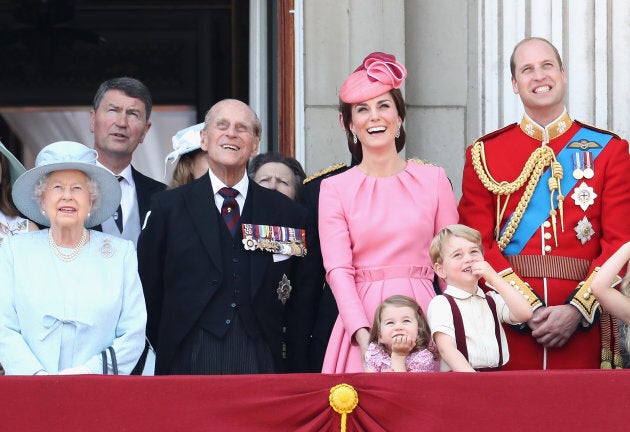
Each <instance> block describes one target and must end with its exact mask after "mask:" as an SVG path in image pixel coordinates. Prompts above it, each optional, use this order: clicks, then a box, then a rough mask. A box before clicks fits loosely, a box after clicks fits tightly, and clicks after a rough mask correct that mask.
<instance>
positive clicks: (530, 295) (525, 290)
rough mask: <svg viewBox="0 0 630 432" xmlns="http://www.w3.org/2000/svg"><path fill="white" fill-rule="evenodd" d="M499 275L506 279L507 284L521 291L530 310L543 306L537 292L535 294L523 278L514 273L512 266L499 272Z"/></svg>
mask: <svg viewBox="0 0 630 432" xmlns="http://www.w3.org/2000/svg"><path fill="white" fill-rule="evenodd" d="M499 276H501V277H502V278H503V280H504V281H506V282H507V283H508V284H510V285H511V286H513V287H514V288H515V289H516V290H518V292H519V293H521V294H522V295H523V297H525V300H527V302H528V303H529V305H530V306H531V308H532V310H536V309H538V308H539V307H541V306H543V302H542V299H541V298H540V297H538V294H536V293H535V292H534V291H533V290H532V289H531V288H530V286H529V285H528V284H527V283H526V282H523V280H522V279H521V278H520V277H518V275H517V274H516V273H514V270H512V268H507V269H505V270H503V271H501V272H499Z"/></svg>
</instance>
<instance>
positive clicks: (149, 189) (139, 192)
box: [93, 165, 166, 231]
mask: <svg viewBox="0 0 630 432" xmlns="http://www.w3.org/2000/svg"><path fill="white" fill-rule="evenodd" d="M131 175H132V177H133V182H134V183H135V184H136V197H137V198H138V212H139V213H140V227H142V224H144V218H145V217H146V215H147V212H148V211H149V208H150V207H151V197H152V196H153V194H155V193H158V192H161V191H163V190H164V189H166V185H165V184H164V183H160V182H159V181H157V180H153V179H152V178H151V177H148V176H145V175H144V174H142V173H141V172H140V171H138V170H137V169H135V168H134V167H133V165H132V166H131ZM93 229H95V230H97V231H103V228H102V227H101V225H96V226H95V227H94V228H93Z"/></svg>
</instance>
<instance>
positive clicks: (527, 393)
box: [0, 370, 630, 432]
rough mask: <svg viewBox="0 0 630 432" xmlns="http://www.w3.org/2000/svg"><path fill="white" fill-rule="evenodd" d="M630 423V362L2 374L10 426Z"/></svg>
mask: <svg viewBox="0 0 630 432" xmlns="http://www.w3.org/2000/svg"><path fill="white" fill-rule="evenodd" d="M340 383H347V384H349V385H351V386H353V387H354V388H355V389H356V391H357V392H358V395H359V405H358V406H357V408H356V409H355V410H354V411H353V412H352V413H351V414H348V420H347V430H348V432H351V431H370V432H373V431H408V430H423V431H424V430H426V431H458V430H471V427H473V429H474V430H488V431H494V430H523V431H530V430H554V431H578V430H606V431H617V430H619V431H621V430H623V431H625V430H627V418H628V414H629V413H630V396H629V395H628V391H629V389H630V371H625V370H617V371H599V370H592V371H547V372H541V371H529V372H493V373H477V374H464V373H406V374H403V373H400V374H395V373H382V374H345V375H323V374H295V375H241V376H172V377H127V376H63V377H61V376H43V377H0V430H6V431H34V430H45V431H47V432H54V431H88V430H90V431H92V430H108V431H117V432H118V431H134V432H135V431H145V430H146V431H152V432H156V431H235V432H238V431H338V430H339V427H340V415H339V414H337V413H336V412H334V411H333V409H332V408H331V407H330V405H329V402H328V396H329V394H330V388H331V387H333V386H335V385H337V384H340Z"/></svg>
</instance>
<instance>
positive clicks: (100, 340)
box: [0, 229, 147, 375]
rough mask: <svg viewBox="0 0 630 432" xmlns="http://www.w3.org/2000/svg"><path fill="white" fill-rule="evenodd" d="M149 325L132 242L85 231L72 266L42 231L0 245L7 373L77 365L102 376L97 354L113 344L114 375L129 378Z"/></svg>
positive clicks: (1, 342)
mask: <svg viewBox="0 0 630 432" xmlns="http://www.w3.org/2000/svg"><path fill="white" fill-rule="evenodd" d="M108 246H111V247H110V248H108ZM108 250H111V252H112V253H111V256H109V255H110V254H109V253H108ZM146 319H147V315H146V307H145V303H144V296H143V292H142V285H141V283H140V278H139V276H138V263H137V258H136V251H135V248H134V246H133V243H132V242H130V241H128V240H123V239H120V238H117V237H112V236H110V235H106V234H103V233H101V232H98V231H90V241H89V243H88V244H87V245H86V246H85V247H84V248H83V250H82V251H81V253H80V254H79V256H78V257H77V258H76V259H75V260H73V261H70V262H63V261H61V260H60V259H59V258H58V257H57V256H56V255H55V254H54V252H53V250H52V248H51V246H50V245H49V243H48V230H47V229H46V230H42V231H35V232H31V233H27V234H23V235H20V236H14V237H9V238H8V239H5V241H4V242H3V245H2V247H1V248H0V363H1V364H2V365H3V367H4V369H5V371H6V373H7V374H8V375H32V374H35V373H36V372H38V371H40V370H44V371H46V372H48V373H50V374H57V373H58V372H59V371H61V370H63V369H66V368H69V367H77V366H87V368H88V369H89V370H90V371H91V372H92V373H102V371H103V367H102V359H101V354H100V353H101V351H103V350H104V349H106V348H107V347H109V346H110V345H111V346H113V347H114V350H115V351H116V357H117V360H118V369H119V373H120V374H129V373H130V372H131V370H132V369H133V367H134V366H135V364H136V362H137V361H138V358H139V357H140V354H141V353H142V349H143V348H144V339H145V326H146ZM109 371H110V372H109V373H111V363H110V364H109Z"/></svg>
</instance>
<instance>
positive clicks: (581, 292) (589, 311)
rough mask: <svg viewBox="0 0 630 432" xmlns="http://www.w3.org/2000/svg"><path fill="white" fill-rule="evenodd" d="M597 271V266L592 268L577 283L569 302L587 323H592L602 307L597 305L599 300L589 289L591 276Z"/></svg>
mask: <svg viewBox="0 0 630 432" xmlns="http://www.w3.org/2000/svg"><path fill="white" fill-rule="evenodd" d="M598 271H599V267H596V268H595V270H593V273H591V274H590V275H589V276H588V277H587V278H586V280H585V281H582V282H580V283H579V284H578V286H577V288H576V289H575V291H574V292H573V295H572V296H571V300H570V301H569V303H570V304H572V305H573V306H575V307H576V308H577V309H578V310H579V311H580V313H581V314H582V316H583V317H584V319H585V320H586V321H588V323H589V324H593V321H594V320H595V314H596V313H597V312H598V311H599V312H601V310H602V308H601V306H600V305H599V300H597V298H596V297H595V296H594V295H593V291H591V282H592V281H593V278H594V277H595V275H596V274H597V272H598Z"/></svg>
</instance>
